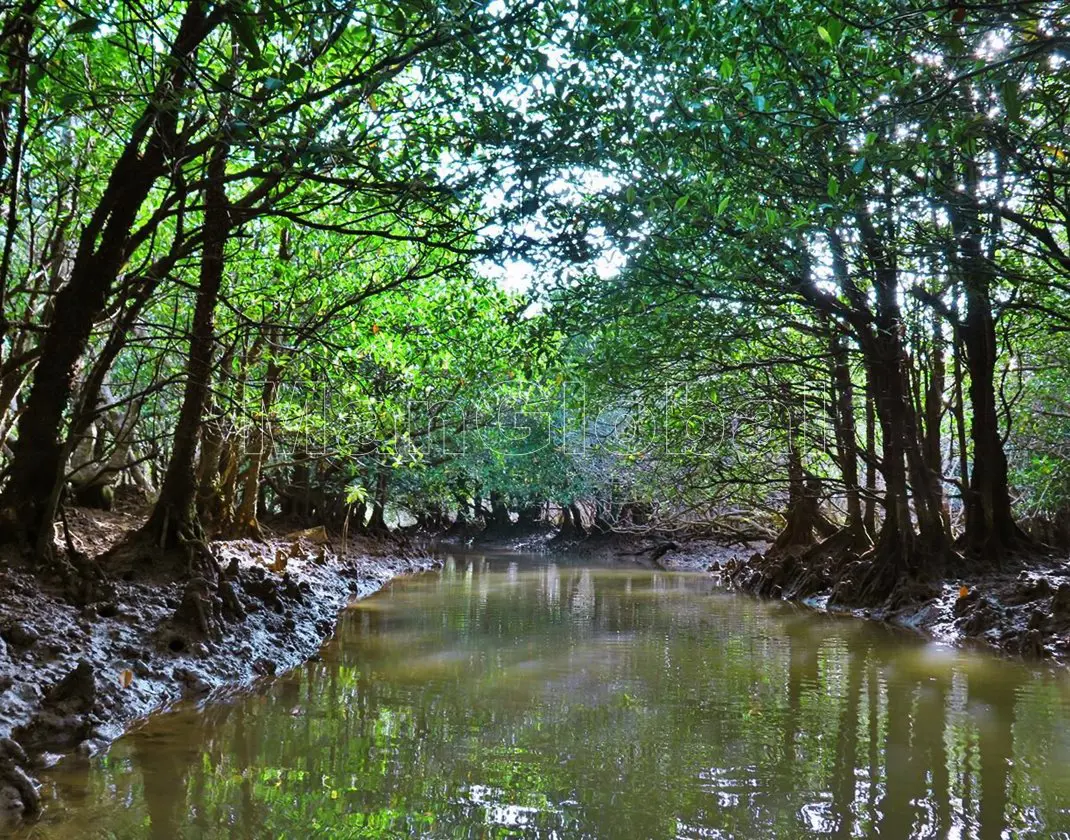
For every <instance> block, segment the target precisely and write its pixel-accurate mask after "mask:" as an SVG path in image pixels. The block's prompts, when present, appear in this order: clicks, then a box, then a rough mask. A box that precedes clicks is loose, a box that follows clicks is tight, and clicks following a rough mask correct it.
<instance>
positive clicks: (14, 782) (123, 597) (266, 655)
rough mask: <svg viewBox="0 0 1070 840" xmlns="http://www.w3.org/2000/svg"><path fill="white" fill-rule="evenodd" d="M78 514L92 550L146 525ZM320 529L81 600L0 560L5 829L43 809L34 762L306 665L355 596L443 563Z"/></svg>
mask: <svg viewBox="0 0 1070 840" xmlns="http://www.w3.org/2000/svg"><path fill="white" fill-rule="evenodd" d="M76 514H77V515H76V516H75V517H74V518H75V520H79V519H81V520H83V521H82V523H81V524H82V525H83V526H84V527H83V528H82V530H81V533H80V537H79V539H80V541H81V547H84V548H92V549H95V550H99V549H102V548H106V547H107V543H108V542H110V541H112V540H114V539H117V538H118V537H119V536H121V535H122V534H123V533H125V531H126V530H128V528H129V527H133V526H134V525H136V524H137V517H136V516H128V515H123V514H104V515H102V514H100V513H99V512H97V511H94V512H92V513H88V512H76ZM77 532H78V531H77V528H76V533H77ZM324 536H325V535H323V534H322V533H315V532H305V533H303V534H289V535H274V536H272V537H270V538H268V539H266V540H265V541H263V542H258V541H253V540H234V541H219V542H214V543H212V544H211V545H212V549H213V550H214V552H215V553H216V556H217V558H218V559H219V561H220V565H221V566H222V567H223V569H224V571H223V573H222V574H221V576H220V579H219V581H218V582H212V583H208V582H206V581H204V580H203V579H200V578H195V579H193V580H191V581H188V582H181V581H175V580H169V579H159V578H154V577H153V576H152V574H151V571H149V572H148V573H147V574H144V575H130V574H126V575H123V576H109V578H108V580H107V583H106V585H104V586H102V587H99V591H97V592H96V593H94V596H93V597H92V598H90V599H88V600H86V601H85V602H83V603H79V601H80V600H81V599H78V598H71V596H70V592H69V588H64V587H63V586H61V585H60V582H59V581H50V580H48V579H45V580H43V581H42V580H41V579H40V577H39V576H36V575H32V574H30V573H29V572H28V571H26V570H24V569H19V568H18V563H17V561H16V560H14V558H8V563H7V564H6V568H4V569H2V570H0V593H3V596H2V599H0V827H2V825H3V824H4V822H5V821H8V822H10V821H11V820H13V819H17V818H18V817H19V815H21V814H24V813H25V814H26V815H32V814H33V812H34V811H36V810H37V809H38V808H39V807H40V803H39V802H38V801H37V791H36V786H35V784H34V782H33V776H34V774H35V772H36V771H38V770H40V769H41V768H43V767H46V766H48V765H49V764H51V763H54V762H55V761H56V760H58V759H59V758H60V757H61V756H63V755H65V754H69V753H75V754H80V755H83V756H89V755H92V754H94V753H96V752H99V751H100V750H102V749H104V748H105V747H106V746H107V745H108V744H109V743H110V742H111V741H113V740H114V739H115V738H117V737H118V736H119V735H121V734H122V732H123V731H124V730H125V729H126V728H128V727H129V726H130V724H131V723H133V722H135V721H137V720H139V719H141V718H144V717H146V716H147V715H149V714H151V713H152V712H155V711H158V710H160V709H163V708H165V707H167V706H168V705H170V704H172V703H174V702H176V701H178V700H181V699H183V698H190V697H210V696H213V695H215V694H220V693H225V692H228V691H233V690H238V689H241V688H244V687H246V686H248V685H249V684H251V683H252V682H253V681H255V680H257V679H260V678H265V677H269V676H271V675H273V674H275V673H277V672H283V671H286V670H288V669H290V668H293V667H295V666H297V665H299V664H300V663H301V662H303V661H305V660H307V659H308V658H310V657H312V656H314V655H315V654H316V652H317V650H318V649H319V648H320V646H321V645H322V644H323V642H324V641H325V640H326V639H327V638H329V637H330V635H331V634H332V633H333V630H334V627H335V623H336V619H337V616H338V613H339V611H340V610H341V609H342V608H343V607H344V606H345V604H346V603H347V602H349V601H350V600H352V599H353V598H359V597H364V596H367V595H369V594H371V593H373V592H375V591H376V590H378V589H379V588H381V587H382V586H383V585H384V584H385V583H386V582H387V581H389V580H390V579H391V578H393V577H395V576H397V575H400V574H405V573H410V572H415V571H419V570H423V569H427V568H430V567H432V566H433V565H434V564H435V561H434V560H433V559H432V558H430V556H428V555H427V554H426V553H425V552H417V551H413V550H411V549H408V548H406V547H404V546H403V545H401V544H398V543H393V542H389V541H383V542H372V541H360V540H351V541H350V543H349V545H347V546H346V547H345V549H344V550H343V549H342V547H341V546H338V545H337V544H332V543H330V542H325V541H324V539H323V537H324ZM124 577H126V578H128V579H124ZM129 578H132V579H129Z"/></svg>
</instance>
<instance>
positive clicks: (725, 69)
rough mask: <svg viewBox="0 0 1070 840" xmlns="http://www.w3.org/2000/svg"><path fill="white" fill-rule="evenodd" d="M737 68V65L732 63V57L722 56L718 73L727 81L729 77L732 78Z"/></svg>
mask: <svg viewBox="0 0 1070 840" xmlns="http://www.w3.org/2000/svg"><path fill="white" fill-rule="evenodd" d="M735 70H736V66H735V65H734V64H733V63H732V59H730V58H722V59H721V66H720V68H719V69H718V71H717V75H719V76H720V77H721V78H722V79H725V80H726V81H727V80H728V79H731V78H732V74H733V73H734V72H735Z"/></svg>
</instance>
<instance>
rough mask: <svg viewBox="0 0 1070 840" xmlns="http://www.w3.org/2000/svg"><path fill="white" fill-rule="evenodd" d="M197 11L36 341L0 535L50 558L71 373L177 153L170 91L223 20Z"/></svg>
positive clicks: (179, 85)
mask: <svg viewBox="0 0 1070 840" xmlns="http://www.w3.org/2000/svg"><path fill="white" fill-rule="evenodd" d="M207 9H208V7H207V5H206V4H205V3H203V2H191V3H190V4H189V5H188V6H187V7H186V11H185V14H184V17H183V19H182V23H181V24H180V27H179V32H178V35H177V37H176V39H175V43H174V45H173V46H172V48H171V50H170V57H171V59H172V61H170V62H168V63H167V64H166V65H165V66H166V67H167V70H166V71H165V76H164V77H163V78H161V79H160V80H159V83H158V85H157V88H156V90H155V91H153V93H152V94H151V96H150V98H149V103H148V105H147V106H146V108H145V111H144V113H143V114H142V116H141V118H140V119H139V120H138V121H137V123H136V124H135V126H134V128H133V129H132V130H131V135H130V138H129V140H128V142H127V144H126V146H125V147H124V149H123V151H122V153H121V154H120V155H119V157H118V159H117V160H116V162H115V165H114V166H113V168H112V172H111V175H110V177H109V179H108V183H107V186H106V187H105V189H104V192H103V194H102V195H101V198H100V202H99V203H98V205H97V208H96V209H95V210H94V212H93V214H92V216H91V217H90V219H89V221H88V222H87V224H86V225H85V227H84V228H83V230H82V234H81V237H80V239H79V243H78V249H77V252H76V254H75V258H74V265H73V267H72V270H71V275H70V278H69V280H68V282H67V285H66V286H64V287H63V288H62V289H61V290H60V291H59V293H58V294H57V295H56V297H55V301H54V306H53V314H52V320H51V322H50V324H49V327H48V330H47V331H46V332H45V334H44V337H43V339H42V341H41V352H40V358H39V360H38V363H37V369H36V371H35V373H34V381H33V386H32V387H31V389H30V393H29V397H28V399H27V402H26V406H25V410H24V411H23V413H22V415H21V416H20V418H19V423H18V432H19V435H18V440H17V441H16V443H15V445H14V447H13V450H14V457H13V459H12V463H11V472H10V476H9V480H8V484H7V487H6V488H5V490H4V493H3V495H2V497H0V536H2V537H4V538H7V539H12V538H14V539H16V540H18V541H19V542H22V543H23V544H26V545H29V546H32V547H33V548H34V549H35V552H36V553H37V554H38V556H43V555H46V554H50V553H51V549H52V520H53V518H54V517H55V511H56V505H57V504H58V502H59V497H60V490H61V488H62V481H63V469H64V463H65V454H66V447H65V445H64V444H63V442H62V441H61V434H60V432H61V429H62V426H63V415H64V412H65V410H66V409H67V406H68V405H69V403H70V399H71V393H72V386H73V381H74V375H75V368H76V366H77V364H78V361H79V360H80V359H81V357H82V356H83V354H84V353H85V351H86V348H87V346H88V343H89V336H90V333H91V331H92V329H93V324H94V323H95V321H96V320H97V318H98V317H99V315H100V313H101V312H102V311H103V310H104V307H105V305H106V303H107V300H108V296H109V295H110V294H111V291H112V286H113V284H114V282H115V279H116V277H117V276H118V273H119V271H120V270H121V268H122V266H123V264H124V263H125V261H126V259H127V258H128V256H129V254H128V248H129V245H130V231H131V229H132V227H133V225H134V223H135V220H136V219H137V216H138V213H139V212H140V210H141V208H142V205H143V204H144V202H145V200H146V198H147V197H148V195H149V193H150V191H151V190H152V187H153V185H154V184H155V183H156V181H157V179H158V178H159V177H160V176H162V175H164V174H166V172H167V171H168V162H169V160H170V159H171V158H172V157H173V156H175V155H177V154H178V153H179V149H178V146H179V145H180V144H179V142H178V116H177V113H176V111H175V104H176V103H178V102H180V101H182V99H181V97H180V96H178V95H177V92H179V91H181V90H183V89H184V88H185V87H186V83H187V80H188V71H189V68H190V67H191V66H192V62H191V61H190V56H191V54H192V53H193V52H194V51H195V50H196V49H197V47H198V45H199V44H200V43H201V41H203V40H204V38H205V37H206V36H207V35H208V33H209V32H211V31H212V29H214V28H215V27H216V26H217V25H218V24H219V23H220V22H221V21H222V12H221V11H219V10H215V11H213V14H212V15H211V16H209V15H208V14H207Z"/></svg>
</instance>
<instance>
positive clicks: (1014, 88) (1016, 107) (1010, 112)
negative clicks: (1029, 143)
mask: <svg viewBox="0 0 1070 840" xmlns="http://www.w3.org/2000/svg"><path fill="white" fill-rule="evenodd" d="M1000 93H1001V94H1002V95H1003V108H1004V110H1006V112H1007V119H1009V120H1016V119H1018V117H1020V116H1021V115H1022V101H1021V100H1020V99H1019V98H1018V83H1017V82H1016V81H1015V80H1014V79H1007V80H1006V81H1005V82H1003V85H1002V87H1001V89H1000Z"/></svg>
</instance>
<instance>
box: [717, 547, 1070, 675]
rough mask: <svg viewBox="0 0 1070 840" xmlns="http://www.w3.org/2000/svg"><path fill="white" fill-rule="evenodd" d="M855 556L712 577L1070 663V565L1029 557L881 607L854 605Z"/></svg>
mask: <svg viewBox="0 0 1070 840" xmlns="http://www.w3.org/2000/svg"><path fill="white" fill-rule="evenodd" d="M860 562H862V561H859V560H858V558H857V557H853V556H852V555H850V554H843V555H835V556H830V557H825V558H820V559H818V560H817V561H813V560H810V561H809V562H808V561H807V560H806V559H804V558H803V557H801V556H799V555H798V554H794V553H791V552H781V553H774V552H768V553H765V554H762V553H757V552H756V553H754V554H751V555H749V556H736V557H733V558H731V559H729V560H727V561H726V562H722V563H719V564H718V565H717V566H716V567H715V568H714V569H713V570H714V571H715V572H717V573H718V574H720V575H721V576H722V577H723V579H724V580H725V582H726V583H727V584H728V585H730V586H733V587H735V588H737V589H739V590H742V591H744V592H750V593H753V594H755V595H759V596H763V597H770V598H782V599H785V600H791V601H796V602H799V603H802V604H805V605H807V606H809V607H812V608H814V609H819V610H824V611H827V612H832V613H841V614H849V615H855V616H859V617H864V618H871V619H875V620H879V621H885V622H888V623H890V624H894V625H897V626H900V627H906V628H910V629H913V630H917V631H919V632H922V633H925V634H927V635H929V636H932V637H933V638H935V639H938V640H940V641H943V642H948V643H951V644H974V645H981V646H984V647H988V648H992V649H994V650H996V651H999V652H1003V653H1007V654H1010V655H1016V656H1024V657H1027V658H1034V659H1036V658H1039V659H1047V660H1054V661H1057V662H1061V663H1063V664H1066V663H1068V662H1070V562H1067V561H1066V560H1065V559H1063V560H1053V559H1051V558H1047V557H1023V558H1019V559H1018V560H1017V561H1015V562H1014V563H1013V564H1008V566H1007V568H1006V569H1004V570H1001V571H989V572H984V573H978V574H975V575H965V576H961V577H947V578H939V579H932V580H922V581H917V580H910V581H904V582H902V583H901V584H899V585H898V586H897V587H896V588H895V589H894V590H893V592H892V593H891V595H890V596H889V597H888V598H887V599H886V600H885V601H884V602H882V603H880V604H877V605H875V606H865V607H861V606H858V605H857V604H854V603H852V601H851V597H850V594H849V593H850V592H851V591H852V586H851V579H852V575H854V574H856V572H858V571H859V569H858V564H859V563H860Z"/></svg>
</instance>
